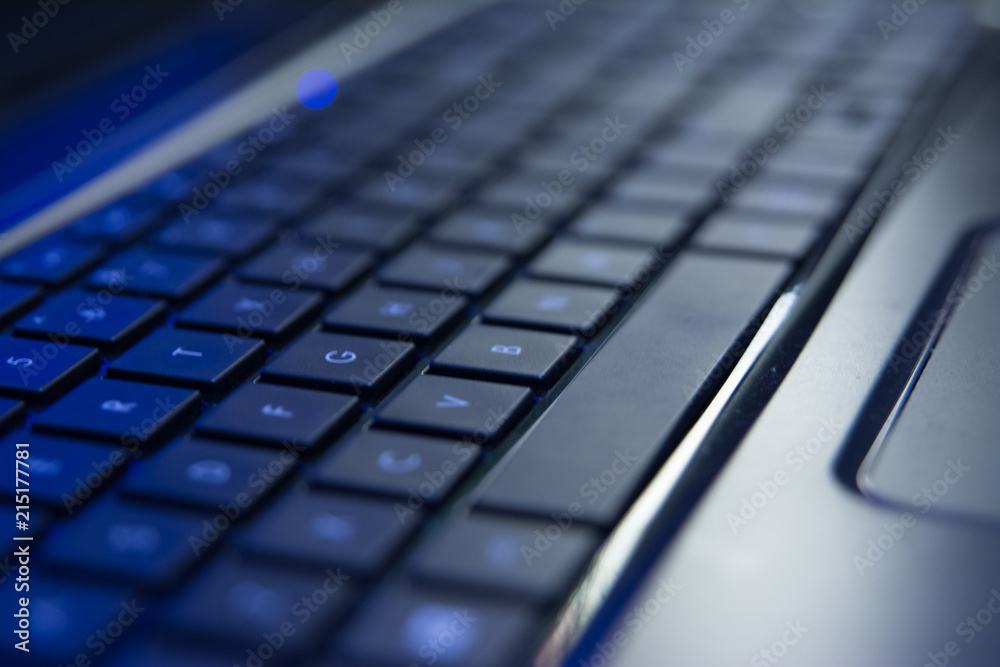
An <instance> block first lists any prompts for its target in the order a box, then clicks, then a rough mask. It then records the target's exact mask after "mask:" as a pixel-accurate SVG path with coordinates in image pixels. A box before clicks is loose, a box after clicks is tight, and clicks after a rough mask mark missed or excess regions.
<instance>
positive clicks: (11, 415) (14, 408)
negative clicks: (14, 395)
mask: <svg viewBox="0 0 1000 667" xmlns="http://www.w3.org/2000/svg"><path fill="white" fill-rule="evenodd" d="M23 416H24V402H23V401H15V400H13V399H10V398H0V433H6V432H7V431H8V430H10V429H11V428H13V426H14V425H15V424H16V423H17V422H18V421H20V420H21V418H22V417H23Z"/></svg>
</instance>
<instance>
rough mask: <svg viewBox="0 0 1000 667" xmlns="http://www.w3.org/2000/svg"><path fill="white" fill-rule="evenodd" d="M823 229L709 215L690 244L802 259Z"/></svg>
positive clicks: (714, 248) (713, 248)
mask: <svg viewBox="0 0 1000 667" xmlns="http://www.w3.org/2000/svg"><path fill="white" fill-rule="evenodd" d="M736 213H739V211H736ZM820 231H821V230H820V229H819V228H817V227H814V226H808V225H796V224H783V223H781V222H763V221H753V220H743V221H739V220H732V219H729V220H726V219H715V218H714V217H710V218H709V219H708V220H706V221H705V222H704V223H703V224H702V226H701V227H700V228H699V229H698V232H697V233H696V234H695V235H694V236H693V237H692V238H691V243H692V245H695V246H698V247H701V248H708V249H712V250H728V251H735V252H750V253H761V254H766V255H780V256H782V257H787V258H789V259H801V258H802V257H804V256H805V254H806V252H807V251H808V250H809V248H811V247H812V244H813V243H814V242H815V241H816V238H817V237H818V236H819V233H820Z"/></svg>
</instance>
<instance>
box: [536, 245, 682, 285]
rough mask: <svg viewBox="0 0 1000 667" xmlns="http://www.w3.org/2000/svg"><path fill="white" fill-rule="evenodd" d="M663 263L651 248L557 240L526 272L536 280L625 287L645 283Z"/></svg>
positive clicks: (662, 257) (660, 254) (658, 254)
mask: <svg viewBox="0 0 1000 667" xmlns="http://www.w3.org/2000/svg"><path fill="white" fill-rule="evenodd" d="M665 262H666V258H665V257H664V255H663V254H662V253H660V252H659V251H656V250H653V249H646V250H639V249H638V248H635V249H633V248H622V247H614V246H609V245H607V244H604V243H591V242H588V241H576V240H572V239H564V240H558V241H556V242H555V243H553V244H552V245H550V246H549V247H547V248H546V249H545V250H543V251H542V253H541V254H540V255H539V256H538V257H536V258H535V261H533V262H532V263H531V264H530V265H529V266H528V272H529V273H531V274H533V275H535V276H538V277H539V278H550V279H554V280H569V281H573V282H579V283H587V284H591V285H603V286H607V287H619V288H623V289H625V288H628V287H629V286H631V285H636V284H643V283H647V282H649V279H650V276H651V275H652V273H653V272H654V271H656V270H657V269H659V268H661V267H662V266H663V265H664V263H665Z"/></svg>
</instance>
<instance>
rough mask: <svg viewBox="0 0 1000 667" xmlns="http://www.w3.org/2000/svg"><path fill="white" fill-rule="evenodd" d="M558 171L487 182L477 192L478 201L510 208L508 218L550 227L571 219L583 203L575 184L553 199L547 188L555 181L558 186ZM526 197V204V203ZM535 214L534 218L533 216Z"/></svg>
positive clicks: (522, 171)
mask: <svg viewBox="0 0 1000 667" xmlns="http://www.w3.org/2000/svg"><path fill="white" fill-rule="evenodd" d="M558 174H559V172H553V171H546V170H543V171H528V170H527V169H518V170H517V171H515V172H513V173H511V174H508V175H506V176H503V177H501V178H500V179H498V180H496V181H493V182H491V183H488V184H486V185H484V186H483V188H482V189H481V190H480V191H479V192H478V194H477V196H476V201H477V202H479V203H483V204H488V205H491V206H497V207H500V208H506V209H508V213H507V215H508V216H510V215H513V214H515V213H516V214H518V215H519V216H521V217H523V218H527V219H528V220H531V221H532V222H533V223H535V224H550V223H553V222H558V221H559V220H561V219H563V218H565V217H566V216H568V215H569V214H570V213H571V212H572V211H573V210H574V209H576V208H577V207H578V206H579V205H580V202H581V193H580V191H579V190H580V188H578V187H574V184H573V183H570V184H569V185H564V186H561V187H563V190H562V192H560V193H559V196H557V197H553V196H552V195H551V194H550V193H549V192H548V191H547V190H546V189H545V184H546V183H549V184H550V187H551V188H552V189H553V191H555V189H554V186H552V185H551V183H552V182H553V181H556V182H557V184H558V180H557V179H558ZM525 198H527V201H525ZM532 214H533V215H532Z"/></svg>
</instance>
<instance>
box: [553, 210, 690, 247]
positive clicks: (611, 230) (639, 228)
mask: <svg viewBox="0 0 1000 667" xmlns="http://www.w3.org/2000/svg"><path fill="white" fill-rule="evenodd" d="M690 229H691V225H690V223H688V222H687V219H686V217H685V216H684V209H683V208H681V207H676V208H671V207H663V206H660V207H655V208H652V207H651V208H643V207H636V206H623V205H621V204H618V205H615V204H605V205H599V206H595V207H593V208H590V209H588V210H587V211H586V212H585V213H584V214H583V215H582V216H580V218H579V219H578V220H577V221H576V222H574V223H573V225H572V226H571V227H570V230H571V231H572V232H574V233H575V234H578V235H579V236H582V237H583V238H585V239H588V240H593V241H615V242H618V243H635V244H636V245H643V246H646V247H650V246H652V247H653V248H671V247H673V246H675V245H677V244H678V243H679V242H680V240H681V239H682V238H684V235H685V234H687V232H688V231H689V230H690Z"/></svg>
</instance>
